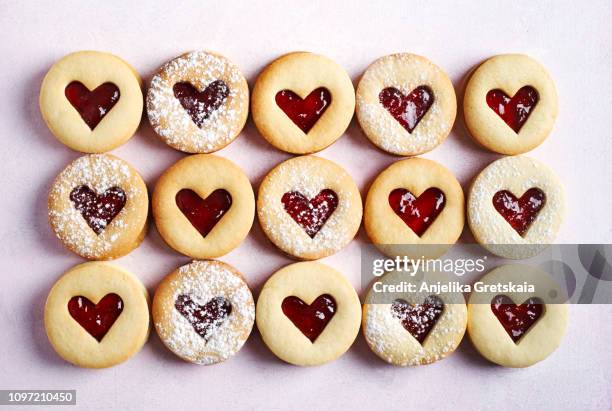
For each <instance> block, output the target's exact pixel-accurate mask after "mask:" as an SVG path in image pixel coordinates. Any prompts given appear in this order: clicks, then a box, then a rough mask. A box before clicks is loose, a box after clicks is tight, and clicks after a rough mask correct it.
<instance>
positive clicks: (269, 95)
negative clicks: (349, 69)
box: [251, 52, 355, 154]
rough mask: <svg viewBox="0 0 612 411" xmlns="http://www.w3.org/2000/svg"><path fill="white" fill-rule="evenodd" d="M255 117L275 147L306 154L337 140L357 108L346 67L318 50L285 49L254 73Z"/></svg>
mask: <svg viewBox="0 0 612 411" xmlns="http://www.w3.org/2000/svg"><path fill="white" fill-rule="evenodd" d="M251 111H252V113H253V121H254V122H255V125H256V126H257V129H258V130H259V132H260V133H261V134H262V135H263V136H264V138H265V139H266V140H268V142H269V143H270V144H272V145H273V146H274V147H276V148H278V149H279V150H283V151H287V152H289V153H294V154H309V153H314V152H317V151H320V150H323V149H324V148H325V147H327V146H329V145H330V144H332V143H333V142H334V141H336V140H337V139H338V138H340V136H341V135H342V133H344V131H345V130H346V129H347V127H348V126H349V123H350V122H351V119H352V117H353V112H354V111H355V90H354V89H353V83H352V82H351V79H350V77H349V76H348V74H347V73H346V71H345V70H344V69H343V68H342V67H341V66H340V65H338V64H337V63H335V62H334V61H332V60H330V59H329V58H327V57H324V56H320V55H318V54H313V53H306V52H295V53H289V54H285V55H284V56H281V57H279V58H278V59H276V60H274V61H273V62H272V63H270V65H268V66H267V67H266V68H265V69H264V70H263V72H262V73H261V74H260V75H259V77H258V78H257V81H256V83H255V87H254V88H253V97H252V99H251Z"/></svg>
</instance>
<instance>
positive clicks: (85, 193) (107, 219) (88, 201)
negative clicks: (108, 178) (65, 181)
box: [70, 185, 127, 235]
mask: <svg viewBox="0 0 612 411" xmlns="http://www.w3.org/2000/svg"><path fill="white" fill-rule="evenodd" d="M126 200H127V196H126V195H125V191H123V190H122V189H121V188H119V187H111V188H109V189H108V190H106V191H105V192H104V193H102V194H98V193H96V192H95V191H93V190H92V189H91V188H89V187H88V186H85V185H83V186H79V187H76V188H74V189H73V190H72V191H71V192H70V201H72V204H74V207H75V208H76V209H77V211H79V212H80V213H81V215H82V216H83V218H84V219H85V221H86V222H87V225H88V226H89V227H90V228H91V229H92V230H93V231H94V233H96V234H97V235H100V233H101V232H102V231H104V229H105V228H106V227H107V226H108V225H109V224H110V223H111V221H113V219H114V218H115V217H117V214H119V213H120V212H121V210H123V207H124V206H125V202H126Z"/></svg>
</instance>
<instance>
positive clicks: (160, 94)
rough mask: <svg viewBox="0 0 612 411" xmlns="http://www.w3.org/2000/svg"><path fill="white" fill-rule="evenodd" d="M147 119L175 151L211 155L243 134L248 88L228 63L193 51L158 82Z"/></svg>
mask: <svg viewBox="0 0 612 411" xmlns="http://www.w3.org/2000/svg"><path fill="white" fill-rule="evenodd" d="M147 114H148V116H149V121H150V122H151V126H153V129H154V130H155V132H156V133H157V134H158V135H159V136H160V137H161V138H162V140H164V142H165V143H166V144H168V145H169V146H170V147H173V148H175V149H177V150H181V151H184V152H187V153H212V152H213V151H217V150H219V149H221V148H223V147H225V146H227V145H228V144H229V143H231V142H232V141H233V140H234V139H235V138H236V137H237V136H238V134H240V131H242V129H243V127H244V123H245V122H246V119H247V117H248V114H249V86H248V84H247V82H246V79H245V78H244V76H243V75H242V73H241V72H240V69H239V68H238V67H237V66H236V65H235V64H234V63H232V62H231V61H229V60H228V59H226V58H225V57H223V56H220V55H218V54H215V53H211V52H207V51H192V52H190V53H185V54H183V55H181V56H179V57H177V58H175V59H173V60H170V61H169V62H167V63H166V64H164V65H163V66H162V67H161V68H160V69H159V71H158V72H157V74H155V76H153V79H152V80H151V85H150V86H149V90H148V92H147Z"/></svg>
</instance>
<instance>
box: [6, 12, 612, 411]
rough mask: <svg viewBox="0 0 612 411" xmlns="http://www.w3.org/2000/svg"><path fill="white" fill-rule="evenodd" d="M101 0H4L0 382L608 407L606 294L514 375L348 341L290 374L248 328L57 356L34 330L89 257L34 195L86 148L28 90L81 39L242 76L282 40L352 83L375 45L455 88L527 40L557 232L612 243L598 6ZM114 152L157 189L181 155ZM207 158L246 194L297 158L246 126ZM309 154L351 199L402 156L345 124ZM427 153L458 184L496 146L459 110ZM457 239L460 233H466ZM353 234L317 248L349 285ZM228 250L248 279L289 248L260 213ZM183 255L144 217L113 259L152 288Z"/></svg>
mask: <svg viewBox="0 0 612 411" xmlns="http://www.w3.org/2000/svg"><path fill="white" fill-rule="evenodd" d="M104 3H107V2H98V4H100V5H102V7H99V8H96V9H94V8H89V9H87V10H78V8H79V4H81V2H64V1H54V2H47V3H42V2H41V3H40V4H35V3H33V2H32V3H31V4H28V2H22V1H7V0H2V1H0V27H2V37H1V40H0V51H1V54H0V55H2V56H3V61H2V64H1V65H0V84H2V90H3V92H2V103H1V104H0V118H1V121H0V135H1V136H2V141H3V144H2V149H1V150H0V160H1V163H2V167H3V170H2V186H3V196H2V197H3V201H2V216H3V218H2V219H0V250H1V253H2V258H1V259H0V268H1V272H2V276H1V277H0V318H1V319H2V327H1V329H2V334H1V337H0V364H1V370H2V371H1V372H0V388H14V389H19V388H21V389H35V388H38V389H42V388H47V389H53V388H55V389H60V388H62V389H77V391H78V395H77V398H78V403H79V405H80V407H82V408H96V409H110V408H120V409H139V408H145V407H146V408H160V409H161V408H165V409H168V408H181V409H183V408H189V407H191V408H193V407H202V408H204V407H205V408H217V409H220V408H230V407H231V408H248V409H256V408H265V409H300V408H301V409H307V408H308V409H310V408H313V407H316V408H318V409H337V408H340V407H341V408H350V409H358V408H359V409H366V408H370V409H371V408H379V407H381V406H383V405H385V406H388V407H391V408H402V409H403V408H417V407H430V406H431V407H435V408H448V409H463V408H474V407H492V406H493V405H495V408H496V409H578V408H581V409H586V408H589V409H610V408H612V389H611V388H610V387H611V381H612V370H611V368H610V364H612V349H610V345H609V344H610V341H612V322H610V315H611V314H612V309H611V307H609V306H607V307H603V306H582V307H577V306H572V307H570V308H571V319H570V326H569V331H568V334H567V336H566V338H565V340H564V342H563V344H562V346H561V347H560V348H559V350H558V351H557V352H555V353H554V354H553V355H552V356H551V357H550V358H549V359H548V360H546V361H544V362H542V363H540V364H538V365H536V366H534V367H532V368H529V369H524V370H511V369H503V368H501V367H497V366H493V365H491V364H489V363H487V362H486V361H485V360H483V359H482V358H481V357H480V356H479V354H478V353H477V352H475V350H474V349H473V348H472V346H471V345H470V343H469V341H468V340H467V339H465V340H464V341H463V343H462V344H461V346H460V347H459V349H458V350H457V352H456V353H455V354H454V355H452V356H451V357H450V358H448V359H446V360H444V361H441V362H438V363H436V364H433V365H430V366H426V367H417V368H394V367H391V366H388V365H386V364H385V363H383V362H382V361H380V360H378V359H377V358H376V357H375V356H374V355H373V354H372V353H371V352H370V351H369V349H368V348H367V346H366V344H365V342H364V340H363V338H362V337H361V336H359V338H358V339H357V341H356V342H355V344H354V346H353V347H352V348H351V350H350V351H349V352H348V353H347V354H346V355H344V356H343V357H341V358H340V359H339V360H338V361H336V362H334V363H331V364H328V365H325V366H321V367H316V368H298V367H294V366H290V365H287V364H284V363H282V362H281V361H280V360H277V359H276V358H275V357H274V355H272V354H271V353H270V352H269V351H268V350H267V348H266V347H265V346H264V345H263V343H262V342H261V339H260V337H259V335H258V333H257V332H256V331H255V332H253V335H252V336H251V338H250V340H249V341H248V342H247V344H246V346H245V347H244V349H243V350H242V351H241V352H240V353H239V354H238V355H237V356H236V357H235V358H233V359H231V360H229V361H227V362H226V363H224V364H220V365H216V366H213V367H202V366H194V365H191V364H187V363H183V362H181V361H180V360H179V359H178V358H176V357H174V356H173V355H172V354H171V353H170V352H169V351H167V350H166V349H165V348H164V347H163V346H162V344H161V343H160V341H159V339H158V338H157V336H156V335H155V334H153V335H152V336H151V338H150V340H149V342H148V343H147V344H146V345H145V347H144V349H143V350H142V351H141V352H140V353H139V354H138V355H136V356H135V357H134V358H133V359H131V360H130V361H128V362H126V363H124V364H122V365H119V366H117V367H114V368H111V369H107V370H99V371H94V370H86V369H79V368H76V367H73V366H71V365H69V364H67V363H65V362H64V361H62V360H61V359H60V358H59V357H58V356H57V355H56V354H55V353H54V351H53V350H52V348H51V346H50V345H49V343H48V341H47V338H46V335H45V332H44V328H43V324H42V312H43V304H44V301H45V297H46V295H47V292H48V290H49V288H50V287H51V285H52V284H53V283H54V282H55V281H56V279H57V278H58V277H59V276H60V275H61V273H62V272H64V271H65V270H67V269H68V268H70V267H72V266H73V265H75V264H78V263H80V262H82V260H81V259H80V258H79V257H77V256H76V255H73V254H71V253H70V252H68V251H66V250H64V249H63V247H62V245H61V244H60V243H59V242H58V241H57V240H56V238H55V237H54V235H53V233H52V232H51V230H50V229H49V226H48V224H47V217H46V215H47V208H46V196H47V190H48V188H49V185H50V183H51V181H52V180H53V178H54V177H55V176H56V174H57V173H58V172H59V171H60V170H61V169H63V168H64V167H65V165H66V164H67V163H68V162H69V161H71V160H73V159H75V158H77V157H78V156H79V153H76V152H74V151H71V150H70V149H68V148H66V147H64V146H63V145H61V144H60V143H59V142H58V141H57V140H55V139H54V138H53V136H52V135H51V134H50V132H49V131H48V130H47V128H46V126H45V125H44V123H43V121H42V120H41V117H40V114H39V110H38V104H37V98H38V92H39V86H40V83H41V80H42V78H43V76H44V74H45V72H46V71H47V70H48V68H49V67H50V66H51V64H53V62H54V61H56V60H57V59H59V58H60V57H62V56H63V55H64V54H67V53H68V52H71V51H76V50H81V49H97V50H105V51H110V52H112V53H114V54H117V55H119V56H121V57H123V58H124V59H126V60H127V61H128V62H130V63H131V64H132V65H134V67H136V69H137V70H138V71H139V72H140V73H141V75H142V76H143V79H144V80H145V82H146V83H148V82H149V80H150V78H151V75H152V74H153V73H154V71H155V70H156V68H157V67H158V66H159V65H161V64H162V63H164V62H165V61H167V60H169V59H171V58H173V57H175V56H177V55H179V54H181V53H182V52H184V51H188V50H192V49H211V50H215V51H218V52H220V53H222V54H224V55H226V56H227V57H229V58H230V59H232V60H233V61H234V62H235V63H237V64H238V66H239V67H240V68H241V69H242V70H243V72H244V74H245V75H246V77H247V79H248V80H249V84H250V85H251V86H252V85H253V82H254V80H255V78H256V76H257V74H258V73H259V71H260V70H261V69H262V68H263V67H264V66H265V65H266V64H267V63H268V62H270V61H271V60H272V59H273V58H275V57H277V56H278V55H280V54H282V53H285V52H289V51H294V50H310V51H314V52H318V53H321V54H325V55H327V56H330V57H331V58H333V59H335V60H336V61H337V62H339V63H340V64H341V65H342V66H344V67H345V68H346V69H347V71H348V72H349V74H350V75H351V77H352V78H353V80H354V81H355V83H356V82H357V80H358V79H359V76H360V75H361V73H362V71H363V70H364V69H365V68H366V66H367V65H368V64H369V63H370V62H372V61H373V60H374V59H376V58H378V57H380V56H383V55H385V54H389V53H392V52H400V51H409V52H415V53H419V54H422V55H425V56H427V57H428V58H430V59H431V60H432V61H434V62H435V63H437V64H438V65H440V66H441V67H442V68H444V69H445V70H446V71H447V73H448V74H449V75H450V77H451V79H452V81H453V83H454V84H455V86H456V88H457V94H458V95H459V96H461V94H462V90H463V82H464V79H465V75H466V73H467V72H468V71H469V70H470V69H471V68H472V67H473V66H474V65H476V64H478V63H479V62H480V61H482V60H483V59H485V58H486V57H488V56H491V55H494V54H499V53H505V52H524V53H527V54H530V55H532V56H534V57H535V58H537V59H538V60H540V61H541V62H542V63H543V64H544V65H545V66H546V67H547V68H548V69H549V71H550V73H551V75H552V77H553V78H554V79H555V81H556V85H557V87H558V92H559V96H560V108H561V109H560V115H559V118H558V121H557V123H556V126H555V129H554V131H553V133H552V136H551V137H550V138H549V139H548V140H547V141H546V142H545V143H544V144H542V145H541V146H540V147H538V148H537V149H536V150H534V151H533V152H531V153H530V154H529V155H530V156H533V157H535V158H538V159H540V160H542V161H544V162H546V163H547V164H548V165H550V166H551V167H552V168H553V169H554V170H555V171H556V172H557V173H558V174H559V176H560V177H561V179H562V180H563V181H564V183H565V185H566V188H567V194H568V208H569V213H568V215H567V218H566V221H565V224H564V225H563V227H562V229H561V232H560V234H559V241H560V242H566V243H571V242H611V241H612V224H611V221H612V207H610V201H611V200H612V196H611V195H610V193H609V191H608V190H609V187H610V184H609V182H610V176H611V175H612V173H611V172H612V166H611V165H610V154H612V139H611V138H610V125H609V121H610V120H609V119H610V106H611V105H612V97H611V96H612V94H611V93H610V90H612V74H611V73H612V71H611V70H610V65H611V63H612V57H611V55H610V42H611V41H612V25H610V21H612V6H611V4H610V2H609V1H605V0H604V1H590V2H589V3H588V4H589V6H581V5H580V3H576V2H573V1H572V2H569V1H556V2H553V1H533V0H531V1H512V2H507V1H499V2H495V1H486V2H485V1H483V2H461V3H467V4H464V5H462V6H458V5H455V3H456V4H459V3H460V2H448V4H447V5H443V4H441V3H442V2H428V1H418V2H416V1H415V2H408V1H406V0H399V1H385V2H384V3H381V4H374V2H363V4H362V5H358V4H355V3H353V2H340V1H334V2H328V1H307V2H296V3H295V4H294V5H293V6H289V5H288V3H289V2H285V1H278V2H273V1H268V2H257V4H256V2H244V4H238V2H229V1H223V2H214V3H213V2H204V1H201V0H200V1H192V2H183V4H182V5H180V6H175V5H174V4H173V2H161V1H153V0H149V1H146V2H141V3H140V4H137V3H136V2H117V5H118V6H116V7H111V6H104V5H103V4H104ZM123 3H126V4H123ZM127 3H130V4H129V5H128V4H127ZM332 3H333V4H332ZM434 3H435V4H434ZM476 3H478V5H477V4H476ZM214 4H217V5H214ZM509 4H512V6H510V5H509ZM583 4H586V3H583ZM113 153H114V154H116V155H118V156H119V157H121V158H123V159H126V160H128V161H129V162H131V163H132V164H133V165H134V166H135V167H136V168H137V169H138V170H139V171H140V172H141V173H142V175H143V177H144V179H145V180H146V182H147V184H148V186H149V188H150V189H152V188H153V185H154V183H155V181H156V179H157V178H158V177H159V175H160V174H161V173H162V171H163V170H164V169H166V168H167V167H168V166H169V165H171V164H172V163H174V162H175V161H177V160H178V159H180V158H183V157H184V156H185V154H183V153H180V152H178V151H174V150H173V149H171V148H170V147H168V146H166V145H165V144H164V143H162V142H161V140H160V139H158V138H157V137H156V136H155V134H154V133H153V131H152V129H151V127H150V126H149V124H148V122H147V121H146V120H145V121H143V122H142V125H141V127H140V129H139V131H138V133H137V134H136V135H135V136H134V137H133V138H132V139H131V140H130V141H129V142H128V143H127V144H125V145H124V146H123V147H121V148H119V149H117V150H115V151H114V152H113ZM218 154H219V155H221V156H224V157H227V158H229V159H231V160H232V161H234V162H236V163H237V164H239V165H240V166H241V167H242V168H243V169H244V170H245V171H246V173H247V174H248V176H249V178H250V179H251V181H252V183H253V185H254V187H255V188H257V186H258V185H259V183H260V181H261V179H262V177H263V176H264V175H265V173H266V172H267V171H268V170H269V169H270V168H271V167H273V166H274V165H276V164H277V163H279V162H280V161H282V160H285V159H287V158H289V157H290V156H289V155H287V154H284V153H281V152H279V151H276V150H275V149H274V148H272V147H271V146H270V145H269V144H268V143H267V142H265V140H263V139H262V138H261V137H260V136H259V135H258V133H257V132H256V130H255V128H254V126H253V124H252V123H251V122H250V121H249V123H248V124H247V127H246V129H245V130H244V132H243V133H242V135H241V136H240V137H239V138H238V139H237V140H236V141H235V142H234V143H233V144H231V145H230V146H229V147H227V148H225V149H223V150H221V151H220V152H219V153H218ZM320 155H321V156H323V157H325V158H328V159H331V160H334V161H336V162H338V163H339V164H341V165H342V166H343V167H345V168H346V169H347V170H348V172H349V173H350V174H351V175H352V176H353V177H354V178H355V180H356V182H357V184H358V185H359V187H360V189H361V190H362V194H363V195H365V193H366V190H367V187H368V184H369V183H370V182H371V181H372V179H373V178H374V177H375V176H376V175H377V174H378V173H379V172H380V171H381V170H382V169H383V168H385V167H386V166H387V165H389V164H391V163H392V162H394V161H396V160H397V159H398V158H396V157H393V156H391V155H386V154H383V153H381V152H380V151H378V150H376V149H375V148H374V147H373V146H372V145H371V144H370V143H369V142H368V141H367V139H366V138H365V137H364V135H363V134H362V132H361V131H360V129H359V127H358V125H357V124H356V122H355V121H353V123H352V124H351V126H350V128H349V129H348V131H347V133H346V135H345V136H343V137H342V138H341V139H340V140H339V141H338V142H336V143H335V144H334V145H332V146H331V147H330V148H328V149H326V150H324V151H323V152H321V153H320ZM424 157H427V158H431V159H434V160H437V161H439V162H441V163H442V164H444V165H445V166H446V167H448V168H450V169H451V170H452V171H453V172H454V173H455V174H456V175H457V177H458V179H459V180H460V182H461V183H462V184H463V185H464V187H467V184H468V182H469V181H470V179H471V178H473V177H474V176H475V175H476V174H477V173H478V172H479V171H480V170H481V169H482V168H483V167H485V166H486V165H487V164H488V163H490V162H491V161H492V160H494V159H496V158H498V156H497V155H495V154H492V153H489V152H486V151H483V150H482V149H480V148H478V147H477V146H476V145H475V144H474V143H473V142H472V140H471V139H470V137H469V136H468V135H467V134H466V132H465V130H464V128H463V125H462V124H461V121H458V122H457V123H456V125H455V128H454V130H453V132H452V134H451V135H450V137H449V138H448V139H447V140H446V142H445V143H443V144H442V145H441V146H440V147H438V148H437V149H435V150H434V151H433V152H430V153H427V154H426V155H425V156H424ZM470 240H471V236H470V234H469V233H468V232H467V229H466V232H465V233H464V238H463V241H470ZM366 241H367V238H366V236H365V234H364V233H363V230H362V231H360V233H359V235H358V237H357V239H356V240H355V241H353V242H352V243H351V244H350V245H349V246H348V247H347V248H346V249H345V250H343V251H342V252H340V253H338V254H337V255H335V256H333V257H330V258H326V259H325V260H324V262H325V263H326V264H329V265H331V266H333V267H335V268H337V269H339V270H340V271H341V272H343V273H344V274H345V275H346V276H347V277H349V278H350V280H351V281H352V282H353V284H354V285H355V286H356V287H359V248H360V246H361V245H362V244H363V243H364V242H366ZM222 260H223V261H226V262H228V263H230V264H233V265H234V266H236V267H237V268H238V269H239V270H240V271H242V272H243V273H244V274H245V276H246V278H247V279H248V281H249V284H250V285H251V287H252V288H253V290H254V292H255V293H257V292H258V291H259V289H260V288H261V285H262V284H263V282H264V281H265V280H266V278H267V277H268V276H269V275H270V274H271V273H273V272H274V271H275V270H277V269H278V268H280V267H282V266H284V265H286V264H288V263H290V262H291V261H290V260H289V259H288V258H286V257H284V256H283V255H281V253H280V252H279V251H278V250H276V249H275V248H274V247H273V246H271V245H269V244H268V243H267V241H266V239H265V238H264V236H263V234H262V232H261V229H260V228H259V226H258V225H257V223H256V224H255V225H254V227H253V229H252V231H251V234H250V236H249V237H248V238H247V240H246V241H245V242H244V243H243V244H242V245H241V246H240V247H239V248H237V249H236V250H234V251H233V252H231V253H230V254H228V255H226V256H224V257H223V258H222ZM188 261H189V259H188V258H186V257H184V256H181V255H179V254H177V253H176V252H174V251H172V250H171V249H169V248H168V247H167V246H166V245H165V244H164V242H163V241H162V240H161V239H160V237H159V236H158V234H157V232H156V231H155V228H154V227H153V226H152V228H151V230H150V233H149V235H148V237H147V238H146V240H145V242H144V243H143V244H142V246H141V247H140V248H138V249H137V250H135V251H134V252H132V253H131V254H130V255H128V256H126V257H124V258H121V259H120V260H118V261H117V264H119V265H121V266H123V267H125V268H127V269H130V270H132V271H133V272H135V273H136V274H137V275H138V276H139V277H140V278H141V279H142V281H143V282H144V283H145V284H146V285H147V287H148V288H149V291H150V292H151V293H152V292H153V291H154V289H155V286H156V284H157V283H158V282H159V281H160V280H161V279H162V278H163V277H164V276H165V275H166V274H167V273H169V272H170V271H172V270H173V269H174V268H176V267H177V266H179V265H182V264H184V263H187V262H188ZM358 291H360V292H361V291H362V290H358Z"/></svg>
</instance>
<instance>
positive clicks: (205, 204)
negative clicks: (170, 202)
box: [176, 188, 232, 237]
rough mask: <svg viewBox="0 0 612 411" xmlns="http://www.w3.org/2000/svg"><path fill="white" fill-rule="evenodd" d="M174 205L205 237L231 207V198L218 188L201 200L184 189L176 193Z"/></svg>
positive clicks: (193, 192)
mask: <svg viewBox="0 0 612 411" xmlns="http://www.w3.org/2000/svg"><path fill="white" fill-rule="evenodd" d="M176 205H177V206H178V208H179V210H181V212H182V213H183V214H185V217H187V219H188V220H189V222H190V223H191V224H192V225H193V226H194V227H195V228H196V230H198V231H199V232H200V234H202V237H206V236H207V235H208V233H210V232H211V230H212V229H213V228H214V227H215V225H217V223H218V222H219V220H220V219H221V217H223V215H224V214H225V213H226V212H227V210H229V209H230V207H231V206H232V196H231V195H230V193H228V192H227V191H226V190H224V189H222V188H220V189H217V190H215V191H213V192H212V193H211V194H210V195H209V196H208V197H206V198H205V199H203V198H202V197H200V196H199V195H198V194H197V193H196V192H195V191H193V190H190V189H187V188H184V189H182V190H181V191H179V192H178V193H176Z"/></svg>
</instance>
